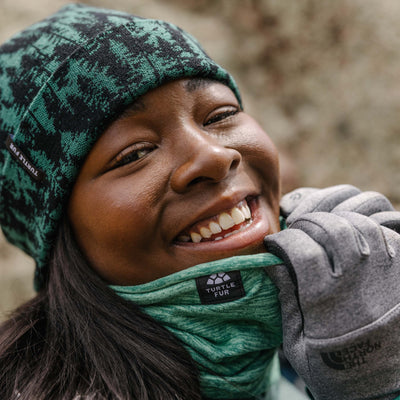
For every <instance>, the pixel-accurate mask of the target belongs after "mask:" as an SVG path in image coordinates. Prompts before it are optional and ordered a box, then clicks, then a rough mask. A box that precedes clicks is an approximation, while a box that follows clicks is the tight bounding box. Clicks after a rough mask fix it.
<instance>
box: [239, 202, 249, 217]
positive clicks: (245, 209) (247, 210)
mask: <svg viewBox="0 0 400 400" xmlns="http://www.w3.org/2000/svg"><path fill="white" fill-rule="evenodd" d="M241 211H242V213H243V215H244V217H245V218H246V219H249V218H251V212H250V208H249V206H248V205H247V204H244V205H243V207H242V209H241Z"/></svg>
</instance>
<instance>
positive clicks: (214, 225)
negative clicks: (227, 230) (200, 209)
mask: <svg viewBox="0 0 400 400" xmlns="http://www.w3.org/2000/svg"><path fill="white" fill-rule="evenodd" d="M209 228H210V230H211V232H212V233H213V234H216V233H220V232H222V229H221V227H220V226H219V225H218V224H217V223H216V222H211V223H210V226H209Z"/></svg>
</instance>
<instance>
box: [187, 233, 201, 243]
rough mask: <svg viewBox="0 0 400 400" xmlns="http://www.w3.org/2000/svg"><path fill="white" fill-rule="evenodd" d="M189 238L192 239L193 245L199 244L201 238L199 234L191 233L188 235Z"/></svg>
mask: <svg viewBox="0 0 400 400" xmlns="http://www.w3.org/2000/svg"><path fill="white" fill-rule="evenodd" d="M190 237H191V238H192V242H193V243H200V241H201V238H202V236H201V235H199V234H198V233H196V232H192V233H191V234H190Z"/></svg>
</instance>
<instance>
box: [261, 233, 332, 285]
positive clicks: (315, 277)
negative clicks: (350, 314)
mask: <svg viewBox="0 0 400 400" xmlns="http://www.w3.org/2000/svg"><path fill="white" fill-rule="evenodd" d="M264 245H265V247H266V250H267V252H269V253H272V254H275V255H276V256H278V257H279V258H280V259H281V260H282V261H283V263H284V265H285V266H286V267H287V269H288V274H289V276H290V278H291V280H292V282H293V284H294V285H295V286H296V287H297V290H298V291H300V292H301V291H302V290H303V288H302V286H308V285H310V284H312V281H315V282H321V281H323V280H327V279H328V277H329V260H328V257H327V254H326V252H325V250H324V249H323V248H322V247H321V246H320V245H319V244H318V243H317V242H316V241H315V240H313V239H312V238H311V237H310V236H309V235H308V234H307V233H305V232H303V231H301V230H299V229H292V228H290V229H286V230H284V231H281V232H278V233H275V234H272V235H268V236H266V237H265V238H264ZM266 270H267V273H268V274H269V268H267V269H266ZM279 278H280V276H276V275H272V276H271V279H272V280H273V282H274V283H275V285H276V286H277V287H278V289H279V290H281V288H283V287H284V286H285V285H286V282H285V280H283V279H279Z"/></svg>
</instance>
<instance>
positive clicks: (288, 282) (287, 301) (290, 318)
mask: <svg viewBox="0 0 400 400" xmlns="http://www.w3.org/2000/svg"><path fill="white" fill-rule="evenodd" d="M265 271H266V273H267V275H268V276H269V277H270V279H271V281H272V282H273V283H274V284H275V285H276V286H277V287H278V289H279V295H278V297H279V303H280V307H281V315H282V328H283V335H284V338H285V342H287V341H288V340H289V342H290V343H295V342H296V339H298V338H299V337H300V335H301V331H302V325H303V323H302V313H301V311H300V307H299V300H298V297H297V296H298V292H297V287H296V285H295V283H294V281H293V279H292V277H291V276H290V273H289V269H288V268H287V267H286V265H283V264H281V265H272V266H270V267H266V268H265Z"/></svg>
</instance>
